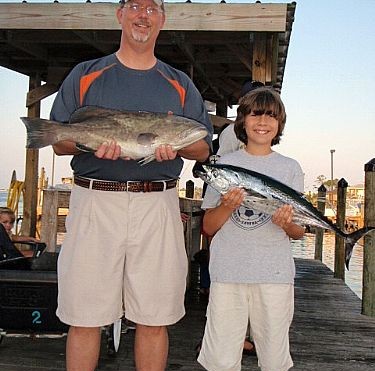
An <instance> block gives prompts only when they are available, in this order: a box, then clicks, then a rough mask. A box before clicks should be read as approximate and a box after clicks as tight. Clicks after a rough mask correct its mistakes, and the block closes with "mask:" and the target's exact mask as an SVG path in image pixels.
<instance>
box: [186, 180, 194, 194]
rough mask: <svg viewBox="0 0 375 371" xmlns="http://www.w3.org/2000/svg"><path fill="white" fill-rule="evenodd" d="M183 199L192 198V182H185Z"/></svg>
mask: <svg viewBox="0 0 375 371" xmlns="http://www.w3.org/2000/svg"><path fill="white" fill-rule="evenodd" d="M185 197H186V198H194V182H193V181H192V180H188V181H187V182H186V190H185Z"/></svg>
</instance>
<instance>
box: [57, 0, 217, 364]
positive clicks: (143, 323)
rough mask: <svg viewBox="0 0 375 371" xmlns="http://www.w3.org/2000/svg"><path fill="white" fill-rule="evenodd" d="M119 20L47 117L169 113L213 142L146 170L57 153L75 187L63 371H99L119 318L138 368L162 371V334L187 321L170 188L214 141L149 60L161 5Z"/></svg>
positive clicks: (63, 297) (140, 6) (67, 247)
mask: <svg viewBox="0 0 375 371" xmlns="http://www.w3.org/2000/svg"><path fill="white" fill-rule="evenodd" d="M116 14H117V20H118V22H119V24H120V25H121V28H122V35H121V43H120V48H119V50H118V51H117V52H116V53H115V54H112V55H108V56H106V57H103V58H100V59H97V60H94V61H88V62H84V63H81V64H79V65H78V66H76V67H75V68H74V69H73V70H72V72H71V73H70V75H69V76H68V77H67V79H66V80H65V81H64V83H63V85H62V87H61V89H60V91H59V93H58V95H57V97H56V100H55V102H54V105H53V108H52V111H51V118H52V119H54V120H57V121H61V122H67V121H68V120H69V117H70V115H71V114H72V112H74V110H75V109H77V108H79V107H80V106H85V105H95V106H101V107H105V108H113V109H122V110H129V111H130V110H132V111H149V112H164V113H166V112H173V113H174V114H176V115H182V116H187V117H190V118H193V119H195V120H197V121H200V122H201V123H202V124H204V125H205V126H206V127H207V129H208V131H209V132H210V135H209V136H208V138H205V140H199V141H198V142H196V143H193V144H192V145H190V146H188V147H185V148H183V149H181V150H179V151H178V152H175V151H173V150H172V149H171V147H170V146H169V145H162V146H160V147H159V148H157V149H156V152H155V156H156V161H153V162H151V163H149V164H147V165H145V166H140V165H139V164H138V163H137V162H136V161H134V160H131V159H130V160H124V159H119V155H120V150H121V149H120V147H119V145H118V144H117V143H116V142H110V143H103V144H102V145H101V146H100V147H99V148H98V150H97V151H96V152H95V154H91V153H83V152H81V151H80V150H79V149H77V148H76V143H74V142H68V141H63V142H60V143H57V144H55V145H54V150H55V153H56V154H58V155H66V154H69V155H74V157H73V159H72V162H71V165H72V168H73V171H74V178H75V186H74V187H73V190H72V195H71V201H70V210H69V215H68V218H67V223H66V227H67V235H66V238H65V241H64V244H63V247H62V250H61V253H60V256H59V263H58V279H59V281H58V282H59V295H58V309H57V315H58V316H59V318H60V319H61V321H62V322H65V323H68V324H69V325H70V329H69V333H68V339H67V370H68V371H78V370H79V371H92V370H94V369H95V367H96V364H97V361H98V357H99V350H100V327H101V326H104V325H108V324H110V323H112V322H114V321H115V320H116V319H118V318H120V317H121V316H122V315H123V313H124V310H125V316H126V318H127V319H129V320H130V321H132V322H135V323H136V324H137V325H136V336H135V347H134V349H135V363H136V368H137V370H147V371H154V370H155V371H160V370H164V369H165V367H166V362H167V355H168V334H167V328H166V326H168V325H170V324H173V323H176V322H177V321H178V320H179V319H181V318H182V317H183V315H184V314H185V310H184V293H185V283H186V273H187V258H186V253H185V249H184V244H183V227H182V222H181V219H180V214H179V204H178V196H177V192H176V189H175V184H176V179H177V178H178V176H179V174H180V172H181V169H182V165H183V161H182V159H181V157H184V158H187V159H193V160H199V161H204V160H205V159H206V158H207V156H208V154H209V146H210V140H211V133H212V128H211V124H210V121H209V118H208V114H207V112H206V110H205V108H204V104H203V101H202V98H201V96H200V94H199V92H198V90H197V89H196V88H195V86H194V85H193V83H192V82H191V80H190V79H189V78H188V77H187V76H186V75H185V74H183V73H182V72H180V71H178V70H175V69H174V68H172V67H171V66H169V65H167V64H165V63H163V62H162V61H160V60H158V59H157V58H156V57H155V54H154V48H155V43H156V39H157V37H158V34H159V32H160V30H161V29H162V27H163V25H164V22H165V13H164V3H163V0H123V1H122V3H121V5H120V7H119V8H118V9H117V13H116ZM150 182H153V183H151V186H150ZM145 185H147V187H145ZM124 187H125V188H126V190H124ZM146 189H151V192H147V193H146V192H143V191H144V190H146Z"/></svg>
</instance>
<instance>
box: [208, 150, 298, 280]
mask: <svg viewBox="0 0 375 371" xmlns="http://www.w3.org/2000/svg"><path fill="white" fill-rule="evenodd" d="M219 162H220V163H223V164H228V165H234V166H239V167H243V168H246V169H249V170H253V171H257V172H259V173H262V174H265V175H268V176H271V177H273V178H275V179H277V180H278V181H280V182H282V183H285V184H287V185H288V186H290V187H291V188H294V189H295V190H297V191H299V192H303V177H304V176H303V172H302V169H301V166H300V165H299V163H298V162H297V161H295V160H294V159H291V158H289V157H285V156H283V155H281V154H279V153H277V152H272V153H271V154H269V155H266V156H253V155H250V154H249V153H248V152H246V151H245V150H243V149H240V150H238V151H236V152H233V153H229V154H226V155H224V156H222V157H221V158H220V161H219ZM220 197H221V196H220V194H219V193H218V192H217V191H215V190H214V189H213V188H212V187H210V186H208V187H207V192H206V195H205V197H204V200H203V204H202V208H203V209H211V208H214V207H216V206H217V205H218V204H220ZM294 276H295V266H294V260H293V256H292V252H291V248H290V240H289V237H288V236H287V235H286V233H285V232H284V230H283V229H281V228H280V227H279V226H277V225H275V224H273V223H272V221H271V216H270V215H267V214H262V213H259V212H257V211H255V210H251V209H247V208H245V207H243V206H240V207H239V208H238V209H237V210H235V211H234V212H233V213H232V215H231V217H230V218H229V219H228V220H227V221H226V222H225V224H224V225H223V226H222V227H221V229H220V230H219V231H217V233H216V234H215V236H214V237H213V239H212V241H211V245H210V277H211V281H212V282H231V283H293V282H294Z"/></svg>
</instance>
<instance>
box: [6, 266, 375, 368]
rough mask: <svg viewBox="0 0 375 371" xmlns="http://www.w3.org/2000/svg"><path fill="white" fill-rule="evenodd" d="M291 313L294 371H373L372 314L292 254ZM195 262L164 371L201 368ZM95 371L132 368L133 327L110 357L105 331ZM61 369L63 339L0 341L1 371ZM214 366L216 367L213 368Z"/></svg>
mask: <svg viewBox="0 0 375 371" xmlns="http://www.w3.org/2000/svg"><path fill="white" fill-rule="evenodd" d="M296 265H297V277H296V285H295V288H296V290H295V294H296V295H295V296H296V300H295V316H294V321H293V324H292V328H291V333H290V338H291V352H292V356H293V359H294V363H295V366H294V368H293V370H296V371H317V370H324V371H359V370H360V371H370V370H371V371H373V370H375V318H371V317H366V316H362V315H361V314H360V312H361V301H360V299H359V298H358V297H357V296H356V295H355V294H354V293H353V292H352V291H351V290H350V289H349V288H348V287H347V286H346V285H345V284H344V283H343V282H342V281H341V280H339V279H335V278H333V274H332V272H331V271H330V270H329V269H328V268H327V267H326V266H325V265H323V264H322V263H321V262H319V261H314V260H305V259H296ZM197 277H198V273H197V266H196V265H195V263H193V265H192V280H193V283H192V285H191V287H190V289H189V291H188V292H187V295H186V309H187V314H186V316H185V318H184V319H183V320H182V321H180V322H179V323H178V324H177V325H175V326H171V327H170V331H169V333H170V355H169V361H168V368H167V370H168V371H172V370H180V371H194V370H202V368H201V367H200V366H199V365H198V364H197V363H196V361H195V352H194V347H195V345H196V344H197V342H198V340H199V339H200V337H201V335H202V333H203V329H204V322H205V308H206V305H207V299H206V298H204V297H201V296H199V294H198V289H197ZM102 338H103V346H102V352H101V357H100V362H99V367H98V371H104V370H106V371H112V370H113V371H114V370H134V364H133V354H132V345H133V340H134V332H133V330H129V331H128V332H127V333H126V334H123V335H122V338H121V344H120V349H119V352H118V354H117V355H116V357H110V356H108V355H107V352H106V349H105V348H106V342H105V336H103V337H102ZM64 369H65V338H59V339H40V338H37V339H30V338H13V337H9V338H5V339H4V340H3V342H2V344H1V345H0V370H1V371H46V370H48V371H55V370H64ZM242 369H243V370H257V369H258V368H257V360H256V357H249V356H245V357H244V359H243V368H242ZM218 371H220V370H218Z"/></svg>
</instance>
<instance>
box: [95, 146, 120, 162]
mask: <svg viewBox="0 0 375 371" xmlns="http://www.w3.org/2000/svg"><path fill="white" fill-rule="evenodd" d="M120 155H121V147H120V146H119V145H118V144H117V143H116V142H115V141H110V142H109V143H108V142H105V143H103V144H101V145H100V146H99V148H98V149H97V150H96V152H95V156H96V157H97V158H101V159H103V160H117V159H118V158H119V157H120Z"/></svg>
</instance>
